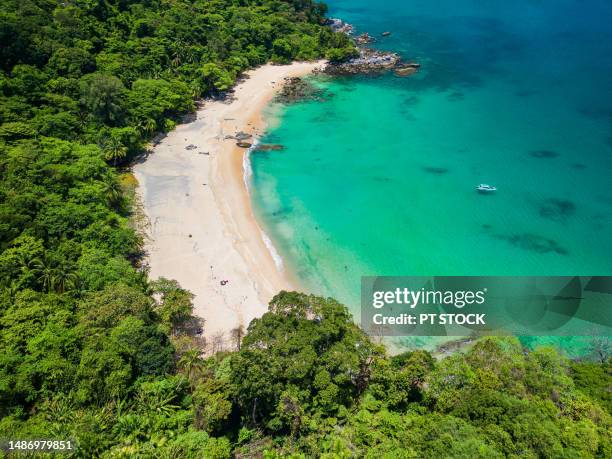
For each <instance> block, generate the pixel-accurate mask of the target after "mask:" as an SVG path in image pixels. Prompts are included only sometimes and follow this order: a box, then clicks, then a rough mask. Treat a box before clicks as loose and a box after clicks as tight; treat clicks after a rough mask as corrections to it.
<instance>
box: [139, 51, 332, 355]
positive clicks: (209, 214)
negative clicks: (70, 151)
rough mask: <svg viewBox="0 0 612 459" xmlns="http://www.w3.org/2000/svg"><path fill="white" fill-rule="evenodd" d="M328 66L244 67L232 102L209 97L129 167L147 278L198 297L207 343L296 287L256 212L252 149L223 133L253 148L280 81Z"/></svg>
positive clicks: (223, 339)
mask: <svg viewBox="0 0 612 459" xmlns="http://www.w3.org/2000/svg"><path fill="white" fill-rule="evenodd" d="M323 63H324V62H323V61H318V62H295V63H292V64H289V65H281V66H277V65H271V64H266V65H264V66H261V67H258V68H257V69H254V70H251V71H248V72H246V73H245V77H246V78H245V79H243V80H242V81H240V82H238V83H237V85H236V86H235V87H234V92H233V94H232V95H231V96H230V98H228V99H227V100H223V101H222V100H206V101H205V102H204V104H203V105H201V106H200V107H199V108H198V109H197V111H196V116H195V120H193V121H190V122H187V123H184V124H180V125H178V126H177V127H176V129H174V130H173V131H171V132H169V133H168V134H167V136H166V137H164V138H163V139H162V140H161V141H160V142H159V143H157V144H156V145H155V146H154V148H153V151H152V152H151V154H149V155H148V157H147V158H146V159H145V160H143V161H141V162H139V163H137V164H135V165H134V166H133V173H134V176H135V177H136V179H137V181H138V184H139V186H138V189H137V194H138V197H139V198H140V202H141V204H142V207H143V210H144V214H145V215H146V217H147V221H148V224H147V225H146V226H147V228H146V231H145V232H146V235H145V249H146V252H147V256H146V259H147V262H148V264H149V268H150V278H151V279H157V278H159V277H165V278H168V279H175V280H176V281H178V282H179V284H180V285H181V287H182V288H184V289H187V290H189V291H191V292H192V293H193V294H194V296H195V297H194V300H193V304H194V315H196V316H198V317H200V318H202V319H204V327H203V328H204V336H205V338H206V339H207V347H208V346H209V345H212V346H213V347H216V348H217V349H216V350H219V347H223V346H224V344H223V343H227V342H228V338H229V333H228V332H230V331H231V330H232V329H234V328H236V327H238V326H243V327H244V328H246V327H247V326H248V324H249V323H250V321H251V320H253V319H254V318H256V317H260V316H261V315H263V314H264V313H265V312H266V311H267V310H268V302H269V301H270V299H271V298H272V297H273V296H274V295H275V294H277V293H278V292H279V291H281V290H288V289H294V288H295V285H297V282H296V279H295V278H294V277H293V276H292V275H291V273H289V272H288V271H287V269H286V268H285V267H281V266H279V265H278V260H276V259H275V258H276V257H278V254H276V255H275V254H274V252H275V251H276V249H274V245H273V244H272V241H270V239H269V237H268V236H267V235H266V234H265V232H264V231H263V229H262V228H261V226H260V225H259V223H258V222H257V220H256V218H255V215H254V213H253V209H252V206H251V198H250V194H249V191H248V188H247V181H248V180H247V177H246V171H245V167H246V165H247V164H248V155H249V154H250V152H249V150H248V149H244V148H240V147H238V146H236V141H235V140H234V139H226V136H229V135H235V134H236V133H237V132H239V131H243V132H246V133H249V134H252V135H253V143H254V144H255V143H256V142H257V141H258V139H259V138H260V137H261V136H262V135H263V133H264V132H265V128H266V127H267V126H269V123H270V122H271V120H267V119H265V118H264V111H265V108H266V107H267V106H268V104H269V103H270V102H271V100H272V98H273V97H274V95H275V94H276V92H277V91H278V90H279V89H281V87H282V85H283V83H284V80H283V79H284V78H287V77H298V76H305V75H308V74H310V73H312V72H313V71H314V70H315V69H317V68H319V67H321V66H322V65H323ZM221 281H228V282H226V283H224V284H222V283H221ZM225 348H227V345H225Z"/></svg>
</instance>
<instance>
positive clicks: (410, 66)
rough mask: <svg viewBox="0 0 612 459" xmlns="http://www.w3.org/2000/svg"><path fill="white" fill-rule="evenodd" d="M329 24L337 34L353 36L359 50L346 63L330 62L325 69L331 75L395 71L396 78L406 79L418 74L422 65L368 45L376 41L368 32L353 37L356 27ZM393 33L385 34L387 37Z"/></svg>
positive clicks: (330, 20) (333, 20)
mask: <svg viewBox="0 0 612 459" xmlns="http://www.w3.org/2000/svg"><path fill="white" fill-rule="evenodd" d="M327 24H328V25H329V27H331V29H332V30H333V31H335V32H341V33H344V34H346V35H349V36H351V38H352V39H353V41H354V43H355V45H356V46H357V47H358V49H359V55H358V56H356V57H353V58H351V59H348V60H346V61H344V62H330V63H328V64H327V66H326V67H325V69H324V72H325V73H327V74H329V75H356V74H371V73H379V72H384V71H393V72H394V73H395V75H396V76H399V77H405V76H410V75H413V74H414V73H416V72H417V71H418V70H419V68H420V67H421V65H420V64H419V63H417V62H403V61H402V59H401V57H400V56H399V54H397V53H394V52H389V51H380V50H376V49H373V48H369V47H367V46H366V45H368V44H370V43H372V42H374V41H376V40H375V38H374V37H373V36H372V35H370V34H369V33H368V32H364V33H362V34H360V35H358V36H357V37H352V35H353V33H354V31H355V27H354V26H353V25H352V24H349V23H346V22H344V21H342V20H341V19H337V18H331V19H329V20H328V21H327ZM390 34H391V32H384V33H383V34H382V36H383V37H387V36H389V35H390Z"/></svg>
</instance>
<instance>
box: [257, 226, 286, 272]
mask: <svg viewBox="0 0 612 459" xmlns="http://www.w3.org/2000/svg"><path fill="white" fill-rule="evenodd" d="M260 231H261V238H262V239H263V241H264V244H265V245H266V247H267V249H268V251H269V252H270V255H272V259H273V260H274V264H275V265H276V268H277V269H278V270H279V271H282V270H283V259H282V258H281V256H280V255H279V253H278V251H277V250H276V247H274V244H273V243H272V239H270V238H269V237H268V235H267V234H266V233H265V232H264V231H263V230H261V229H260Z"/></svg>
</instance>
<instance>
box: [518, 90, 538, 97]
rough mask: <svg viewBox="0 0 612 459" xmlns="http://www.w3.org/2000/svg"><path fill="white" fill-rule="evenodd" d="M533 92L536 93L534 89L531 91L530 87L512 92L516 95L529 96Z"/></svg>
mask: <svg viewBox="0 0 612 459" xmlns="http://www.w3.org/2000/svg"><path fill="white" fill-rule="evenodd" d="M534 94H536V91H533V90H531V89H521V90H518V91H516V92H515V93H514V95H515V96H516V97H531V96H533V95H534Z"/></svg>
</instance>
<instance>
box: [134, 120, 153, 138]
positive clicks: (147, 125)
mask: <svg viewBox="0 0 612 459" xmlns="http://www.w3.org/2000/svg"><path fill="white" fill-rule="evenodd" d="M138 130H139V131H140V133H141V134H147V135H151V134H153V133H154V132H155V131H156V130H157V122H156V121H155V120H154V119H152V118H145V119H144V120H140V121H139V122H138Z"/></svg>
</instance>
